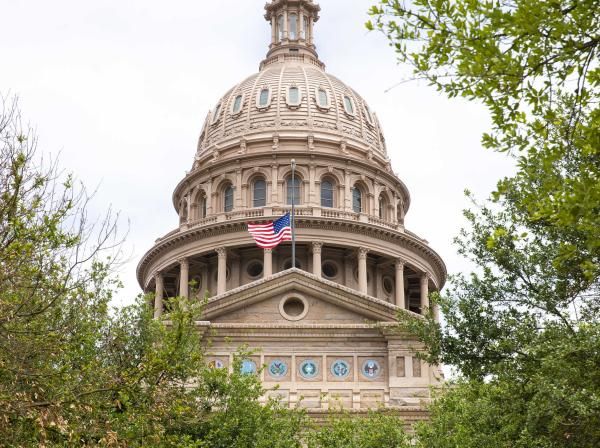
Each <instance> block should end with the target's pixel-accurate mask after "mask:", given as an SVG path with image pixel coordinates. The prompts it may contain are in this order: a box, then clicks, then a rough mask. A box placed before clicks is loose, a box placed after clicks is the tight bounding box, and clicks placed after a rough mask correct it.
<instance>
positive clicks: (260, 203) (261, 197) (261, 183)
mask: <svg viewBox="0 0 600 448" xmlns="http://www.w3.org/2000/svg"><path fill="white" fill-rule="evenodd" d="M252 205H253V206H254V207H264V206H265V205H267V183H266V182H265V180H264V179H257V180H255V181H254V183H253V184H252Z"/></svg>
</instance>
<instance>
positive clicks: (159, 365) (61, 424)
mask: <svg viewBox="0 0 600 448" xmlns="http://www.w3.org/2000/svg"><path fill="white" fill-rule="evenodd" d="M3 104H4V106H5V107H4V109H3V111H2V114H1V115H0V139H1V140H0V440H1V441H2V445H3V446H5V445H6V446H47V447H50V446H56V447H63V446H115V447H117V446H118V447H124V446H127V447H137V446H139V447H141V446H145V447H146V446H155V447H182V446H187V447H221V446H222V447H225V446H227V447H246V446H259V447H260V446H277V447H281V448H284V447H285V448H297V447H300V446H301V444H300V435H301V432H300V427H301V425H303V424H304V414H303V413H302V412H300V411H295V410H284V409H283V407H282V405H280V404H279V403H277V402H275V401H270V402H268V403H267V404H266V405H262V404H261V402H260V398H261V397H262V395H263V394H264V392H265V391H264V390H263V389H262V387H261V383H260V380H259V378H258V377H257V376H255V375H243V374H242V373H241V372H240V368H239V367H240V365H239V364H240V362H241V361H240V359H241V358H242V357H243V356H246V355H247V354H246V353H244V352H240V353H239V356H238V357H236V361H235V363H234V366H233V371H232V372H228V371H225V370H218V369H210V368H209V367H208V366H207V365H206V363H205V362H204V357H203V356H204V353H203V351H202V349H201V347H202V341H201V332H199V331H198V328H197V327H196V322H197V321H198V320H199V316H200V313H201V304H200V303H198V302H190V301H187V300H185V299H183V298H174V299H171V302H170V303H169V310H170V311H169V313H168V314H167V315H166V316H165V319H166V320H154V319H152V316H151V310H150V308H149V307H148V306H147V303H148V300H149V298H147V297H140V298H139V299H138V301H137V302H136V303H135V304H134V305H132V306H129V307H125V308H122V309H120V310H110V309H109V302H110V299H111V298H112V296H113V293H114V291H115V288H117V287H118V281H117V280H116V279H115V278H114V276H113V272H112V271H113V270H112V267H113V266H114V264H115V263H116V262H117V258H116V257H115V252H116V254H117V255H118V247H119V242H120V240H119V238H118V237H117V227H116V220H115V219H113V216H112V215H111V214H110V213H108V214H107V216H106V217H105V218H104V219H103V220H101V221H100V222H99V224H96V225H93V224H90V222H89V221H88V219H87V212H86V206H87V203H88V201H89V197H88V196H87V195H86V193H85V189H83V187H77V186H76V184H75V182H74V181H73V178H72V177H71V176H63V175H61V173H60V172H59V170H58V168H57V165H56V164H55V163H54V164H50V165H47V164H44V162H43V160H41V158H40V157H38V156H37V154H36V143H37V142H36V138H35V135H34V134H33V132H32V131H31V129H24V128H23V126H22V125H21V119H20V115H19V111H18V108H17V105H16V102H12V103H7V102H4V103H3ZM273 440H276V441H277V442H276V443H275V444H273V443H272V441H273Z"/></svg>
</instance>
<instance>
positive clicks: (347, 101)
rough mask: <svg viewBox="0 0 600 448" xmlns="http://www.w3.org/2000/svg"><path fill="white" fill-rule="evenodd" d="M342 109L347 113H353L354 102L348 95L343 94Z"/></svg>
mask: <svg viewBox="0 0 600 448" xmlns="http://www.w3.org/2000/svg"><path fill="white" fill-rule="evenodd" d="M344 110H345V111H346V113H347V114H348V115H354V103H353V102H352V98H350V97H349V96H348V95H344Z"/></svg>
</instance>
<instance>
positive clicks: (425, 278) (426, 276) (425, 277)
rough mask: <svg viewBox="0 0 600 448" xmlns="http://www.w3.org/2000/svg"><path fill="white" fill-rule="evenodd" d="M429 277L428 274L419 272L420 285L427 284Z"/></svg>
mask: <svg viewBox="0 0 600 448" xmlns="http://www.w3.org/2000/svg"><path fill="white" fill-rule="evenodd" d="M429 278H430V275H429V273H428V272H421V276H420V279H421V283H425V282H429Z"/></svg>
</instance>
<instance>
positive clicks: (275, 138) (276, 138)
mask: <svg viewBox="0 0 600 448" xmlns="http://www.w3.org/2000/svg"><path fill="white" fill-rule="evenodd" d="M272 148H273V151H275V150H277V149H278V148H279V134H273V146H272Z"/></svg>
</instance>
